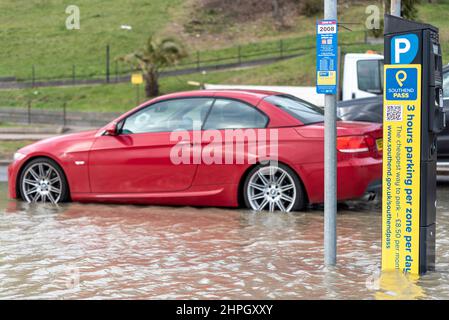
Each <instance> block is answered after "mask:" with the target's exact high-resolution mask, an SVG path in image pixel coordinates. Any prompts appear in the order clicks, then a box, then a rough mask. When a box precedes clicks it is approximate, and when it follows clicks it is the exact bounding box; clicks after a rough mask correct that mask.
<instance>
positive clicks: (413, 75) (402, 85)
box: [385, 68, 418, 100]
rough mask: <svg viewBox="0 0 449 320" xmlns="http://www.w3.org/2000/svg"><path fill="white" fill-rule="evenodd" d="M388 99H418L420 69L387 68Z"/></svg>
mask: <svg viewBox="0 0 449 320" xmlns="http://www.w3.org/2000/svg"><path fill="white" fill-rule="evenodd" d="M385 77H386V88H387V90H386V94H387V100H416V99H417V92H418V88H417V86H418V70H417V69H416V68H389V69H387V70H386V75H385Z"/></svg>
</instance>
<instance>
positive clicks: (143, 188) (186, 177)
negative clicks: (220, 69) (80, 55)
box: [8, 90, 382, 211]
mask: <svg viewBox="0 0 449 320" xmlns="http://www.w3.org/2000/svg"><path fill="white" fill-rule="evenodd" d="M323 121H324V117H323V110H322V109H321V108H319V107H316V106H314V105H312V104H310V103H307V102H305V101H303V100H300V99H298V98H296V97H293V96H290V95H286V94H281V93H277V92H271V91H239V90H200V91H190V92H181V93H175V94H170V95H166V96H162V97H158V98H156V99H153V100H150V101H148V102H146V103H144V104H142V105H141V106H139V107H137V108H135V109H133V110H131V111H129V112H127V113H125V114H124V115H122V116H121V117H119V118H117V119H116V120H114V121H112V122H111V123H110V124H108V125H106V126H105V127H103V128H101V129H99V130H93V131H87V132H82V133H75V134H69V135H63V136H60V137H56V138H51V139H47V140H42V141H39V142H37V143H34V144H32V145H29V146H27V147H24V148H22V149H20V150H18V152H17V153H16V154H15V155H14V159H15V160H14V162H13V163H12V164H11V165H10V166H9V171H8V173H9V180H8V181H9V194H10V197H11V198H19V199H22V200H24V201H27V202H52V203H58V202H63V201H68V200H73V201H86V202H87V201H89V202H92V201H96V202H122V203H142V204H168V205H197V206H230V207H234V206H239V205H243V206H246V207H248V208H250V209H253V210H270V211H272V210H280V211H291V210H300V209H302V208H303V207H304V206H305V205H306V204H307V203H321V202H323V201H324V192H323V190H324V186H323V184H324V154H323V153H324V147H323V136H324V123H323ZM195 124H196V125H195ZM234 129H237V130H240V131H239V132H240V133H243V134H245V133H248V132H249V133H250V131H251V130H256V132H257V135H254V136H251V135H250V134H248V135H247V138H246V139H245V140H239V141H237V140H236V139H229V138H228V136H227V134H228V133H229V132H230V130H234ZM272 132H276V138H275V142H276V143H275V146H276V147H275V148H276V149H271V142H272V141H273V140H271V139H272V138H271V133H272ZM173 134H180V135H181V136H182V139H180V140H178V139H176V140H173V139H172V137H173V136H172V135H173ZM268 135H270V149H269V152H266V153H254V152H253V151H254V149H253V148H252V147H254V146H255V145H257V149H256V151H260V150H261V148H263V147H264V146H265V145H266V143H267V141H266V140H264V137H267V136H268ZM337 135H338V138H337V149H338V173H337V175H338V189H337V190H338V199H339V200H346V199H355V198H360V197H362V196H364V195H366V194H371V193H374V192H375V191H378V190H379V188H380V185H381V177H382V154H381V152H382V150H381V147H380V146H382V129H381V125H380V124H375V123H364V122H345V121H338V124H337ZM210 136H214V139H213V140H210ZM195 137H199V139H200V141H199V142H198V141H196V142H195V140H194V139H195ZM207 137H209V138H207ZM216 139H217V140H216ZM218 141H221V142H226V143H229V144H230V146H231V149H230V150H232V151H234V150H235V152H233V153H231V151H230V150H229V149H225V148H227V147H228V145H227V144H226V143H225V144H224V145H223V144H219V143H218ZM264 144H265V145H264ZM211 145H212V147H214V153H215V152H217V153H220V154H222V155H223V157H227V156H229V155H230V154H231V158H230V159H228V160H231V163H229V162H226V161H224V160H223V162H222V163H217V162H213V163H206V162H205V161H199V162H194V161H193V162H188V163H181V164H180V163H178V162H176V161H174V158H173V157H174V156H175V158H176V156H177V155H178V153H177V152H173V150H174V148H177V147H179V146H182V151H185V152H186V153H187V154H189V156H188V158H187V159H189V160H190V153H193V154H195V153H201V152H203V151H204V148H205V147H207V146H211ZM222 148H223V149H222ZM274 150H277V152H276V153H274ZM178 151H179V150H178ZM209 152H210V150H209ZM240 156H241V158H243V159H249V158H250V157H254V156H255V159H254V160H255V161H253V162H252V163H251V162H250V161H243V163H242V162H238V161H236V159H237V158H238V157H240ZM220 159H222V158H221V157H220ZM267 160H276V161H277V162H276V163H275V164H273V163H271V162H267Z"/></svg>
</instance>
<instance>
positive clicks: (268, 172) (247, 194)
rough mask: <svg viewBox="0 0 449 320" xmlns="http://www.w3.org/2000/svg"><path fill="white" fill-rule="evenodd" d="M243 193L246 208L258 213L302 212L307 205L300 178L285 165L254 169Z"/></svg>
mask: <svg viewBox="0 0 449 320" xmlns="http://www.w3.org/2000/svg"><path fill="white" fill-rule="evenodd" d="M243 193H244V200H245V204H246V206H247V207H248V208H250V209H253V210H256V211H261V210H269V211H275V210H280V211H284V212H289V211H292V210H301V209H303V208H304V205H305V194H304V191H303V188H302V185H301V182H300V181H299V178H298V177H297V175H296V174H295V173H294V172H293V170H292V169H290V168H289V167H287V166H285V165H283V164H278V165H267V166H257V167H255V168H253V169H252V170H251V171H250V172H249V174H248V177H247V179H246V181H245V185H244V189H243Z"/></svg>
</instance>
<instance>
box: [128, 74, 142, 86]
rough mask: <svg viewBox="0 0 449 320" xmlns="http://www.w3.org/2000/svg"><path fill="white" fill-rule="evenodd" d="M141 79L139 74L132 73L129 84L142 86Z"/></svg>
mask: <svg viewBox="0 0 449 320" xmlns="http://www.w3.org/2000/svg"><path fill="white" fill-rule="evenodd" d="M142 82H143V77H142V74H141V73H133V74H132V75H131V83H132V84H142Z"/></svg>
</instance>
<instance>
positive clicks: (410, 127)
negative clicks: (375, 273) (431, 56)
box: [382, 64, 421, 274]
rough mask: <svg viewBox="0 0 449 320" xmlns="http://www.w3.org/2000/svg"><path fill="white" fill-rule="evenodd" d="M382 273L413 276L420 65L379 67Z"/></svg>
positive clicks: (416, 240) (416, 243)
mask: <svg viewBox="0 0 449 320" xmlns="http://www.w3.org/2000/svg"><path fill="white" fill-rule="evenodd" d="M384 79H385V88H384V89H385V90H384V103H383V105H384V117H383V118H384V120H383V143H384V144H385V146H383V175H382V179H383V187H382V270H386V271H389V270H397V271H401V272H404V273H411V274H418V273H419V243H420V241H419V240H420V239H419V238H420V233H419V228H420V223H419V219H420V190H421V183H420V171H421V170H420V156H421V65H419V64H408V65H400V64H396V65H385V69H384Z"/></svg>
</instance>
